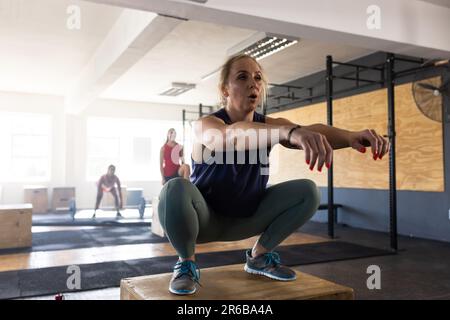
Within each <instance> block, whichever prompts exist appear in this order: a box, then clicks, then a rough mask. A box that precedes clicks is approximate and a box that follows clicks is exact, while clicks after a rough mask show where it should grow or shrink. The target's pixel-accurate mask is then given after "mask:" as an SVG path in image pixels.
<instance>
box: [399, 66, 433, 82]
mask: <svg viewBox="0 0 450 320" xmlns="http://www.w3.org/2000/svg"><path fill="white" fill-rule="evenodd" d="M432 67H435V65H434V64H432V65H429V66H420V67H414V68H411V69H405V70H402V71H399V72H395V73H394V79H395V78H397V77H404V76H407V75H408V74H410V73H415V72H417V71H423V70H426V69H429V68H432Z"/></svg>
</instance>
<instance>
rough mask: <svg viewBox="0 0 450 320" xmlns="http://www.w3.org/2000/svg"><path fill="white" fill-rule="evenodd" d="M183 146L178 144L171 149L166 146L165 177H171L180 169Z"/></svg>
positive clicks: (164, 159) (164, 158)
mask: <svg viewBox="0 0 450 320" xmlns="http://www.w3.org/2000/svg"><path fill="white" fill-rule="evenodd" d="M180 153H181V146H180V145H179V144H176V145H175V146H173V147H171V146H169V145H168V144H167V143H166V144H165V145H164V157H163V172H164V176H165V177H171V176H173V175H175V173H177V172H178V169H179V168H180V158H181V157H180Z"/></svg>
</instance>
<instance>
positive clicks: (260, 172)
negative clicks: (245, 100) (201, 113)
mask: <svg viewBox="0 0 450 320" xmlns="http://www.w3.org/2000/svg"><path fill="white" fill-rule="evenodd" d="M212 115H213V116H215V117H217V118H219V119H222V120H223V121H224V122H225V123H226V124H232V122H231V120H230V117H229V116H228V114H227V113H226V111H225V109H224V108H222V109H220V110H218V111H216V112H215V113H213V114H212ZM253 122H262V123H265V116H264V115H262V114H259V113H256V112H254V114H253ZM269 153H270V149H269V148H268V149H267V150H266V151H264V152H261V154H260V152H259V150H258V151H255V150H253V151H252V152H251V153H250V152H249V151H248V150H246V151H239V152H237V151H234V152H233V151H232V152H231V153H229V154H226V153H225V152H217V153H213V155H212V156H213V157H214V159H223V161H222V163H219V161H210V160H211V159H212V158H210V159H202V162H199V163H198V162H195V161H194V160H193V159H192V168H193V169H192V174H191V177H190V179H191V182H192V183H193V184H194V185H196V186H197V188H198V189H199V190H200V192H201V193H202V195H203V197H204V198H205V200H206V202H207V203H208V205H209V206H210V207H211V208H212V209H213V210H214V211H215V212H217V213H219V214H222V215H227V216H232V217H248V216H251V215H252V214H253V213H254V212H255V211H256V209H257V207H258V205H259V203H260V201H261V198H262V196H263V194H264V191H265V189H266V185H267V181H268V180H269V172H268V171H269V161H268V159H269ZM238 154H240V155H238ZM230 156H232V157H233V159H234V161H232V163H231V164H230V163H229V162H228V161H226V160H227V157H228V159H230ZM239 157H240V158H241V160H242V159H243V158H244V157H245V162H244V163H242V161H240V162H239V161H238V158H239Z"/></svg>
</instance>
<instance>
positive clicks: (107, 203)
mask: <svg viewBox="0 0 450 320" xmlns="http://www.w3.org/2000/svg"><path fill="white" fill-rule="evenodd" d="M120 190H121V191H122V200H123V207H124V208H125V204H126V203H127V187H126V186H121V188H120ZM117 196H118V197H119V193H118V192H117ZM119 203H120V197H119ZM100 208H102V209H111V208H115V203H114V196H113V195H112V194H111V192H103V198H102V202H101V204H100Z"/></svg>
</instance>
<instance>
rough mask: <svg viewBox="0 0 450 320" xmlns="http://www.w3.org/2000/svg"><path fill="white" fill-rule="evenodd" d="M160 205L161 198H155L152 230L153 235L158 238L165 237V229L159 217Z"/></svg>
mask: <svg viewBox="0 0 450 320" xmlns="http://www.w3.org/2000/svg"><path fill="white" fill-rule="evenodd" d="M158 204H159V197H154V198H153V200H152V212H153V214H152V225H151V226H150V229H151V231H152V233H153V234H156V235H157V236H160V237H164V236H165V233H164V229H163V227H162V226H161V223H160V222H159V215H158Z"/></svg>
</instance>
